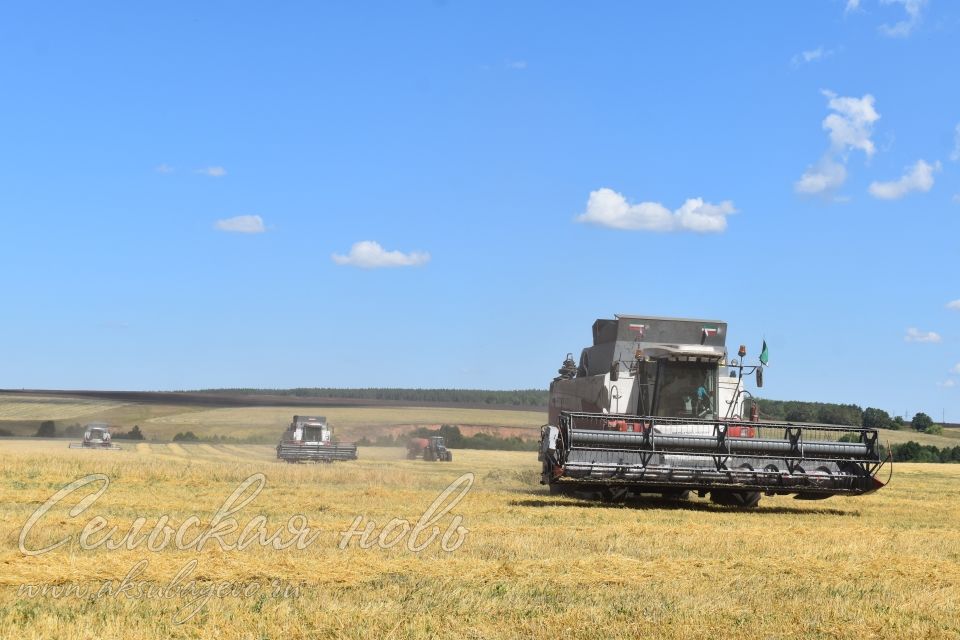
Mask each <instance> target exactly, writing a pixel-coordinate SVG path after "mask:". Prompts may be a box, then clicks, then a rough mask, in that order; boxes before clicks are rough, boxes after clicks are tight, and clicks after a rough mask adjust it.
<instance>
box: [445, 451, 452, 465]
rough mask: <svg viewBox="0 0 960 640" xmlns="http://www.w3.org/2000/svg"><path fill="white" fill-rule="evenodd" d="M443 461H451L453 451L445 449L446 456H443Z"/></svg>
mask: <svg viewBox="0 0 960 640" xmlns="http://www.w3.org/2000/svg"><path fill="white" fill-rule="evenodd" d="M444 461H446V462H453V453H452V452H450V451H447V455H446V457H445V458H444Z"/></svg>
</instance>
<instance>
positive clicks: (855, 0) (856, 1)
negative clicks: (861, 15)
mask: <svg viewBox="0 0 960 640" xmlns="http://www.w3.org/2000/svg"><path fill="white" fill-rule="evenodd" d="M859 8H860V0H847V6H846V8H845V9H844V10H843V12H844V13H851V12H853V11H856V10H857V9H859Z"/></svg>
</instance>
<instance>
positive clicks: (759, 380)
mask: <svg viewBox="0 0 960 640" xmlns="http://www.w3.org/2000/svg"><path fill="white" fill-rule="evenodd" d="M762 386H763V367H757V388H760V387H762Z"/></svg>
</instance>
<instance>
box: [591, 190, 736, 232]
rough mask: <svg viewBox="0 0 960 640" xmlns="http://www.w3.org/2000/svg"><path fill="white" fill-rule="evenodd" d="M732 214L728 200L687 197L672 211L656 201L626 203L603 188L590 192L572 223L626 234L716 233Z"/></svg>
mask: <svg viewBox="0 0 960 640" xmlns="http://www.w3.org/2000/svg"><path fill="white" fill-rule="evenodd" d="M736 211H737V210H736V209H735V208H734V206H733V203H732V202H730V201H729V200H725V201H723V202H721V203H720V204H711V203H709V202H704V200H703V198H690V199H688V200H687V201H686V202H684V203H683V204H682V205H681V206H680V208H679V209H677V210H675V211H671V210H670V209H668V208H666V207H665V206H663V205H662V204H660V203H659V202H639V203H637V204H630V203H629V202H627V199H626V198H625V197H623V195H622V194H619V193H617V192H616V191H614V190H613V189H608V188H605V187H604V188H602V189H597V190H596V191H592V192H591V193H590V197H589V198H588V199H587V210H586V211H585V212H584V213H582V214H580V215H578V216H577V217H576V221H577V222H585V223H588V224H595V225H599V226H601V227H609V228H611V229H625V230H628V231H662V232H666V231H693V232H696V233H720V232H722V231H725V230H726V228H727V216H729V215H731V214H733V213H736Z"/></svg>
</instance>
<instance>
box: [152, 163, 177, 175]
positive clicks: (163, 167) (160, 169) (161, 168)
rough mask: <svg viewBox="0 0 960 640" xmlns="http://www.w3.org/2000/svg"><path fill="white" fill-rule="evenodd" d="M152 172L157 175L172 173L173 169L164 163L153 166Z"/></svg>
mask: <svg viewBox="0 0 960 640" xmlns="http://www.w3.org/2000/svg"><path fill="white" fill-rule="evenodd" d="M153 170H154V171H156V172H157V173H173V167H171V166H170V165H168V164H167V163H165V162H161V163H160V164H158V165H157V166H155V167H154V168H153Z"/></svg>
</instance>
